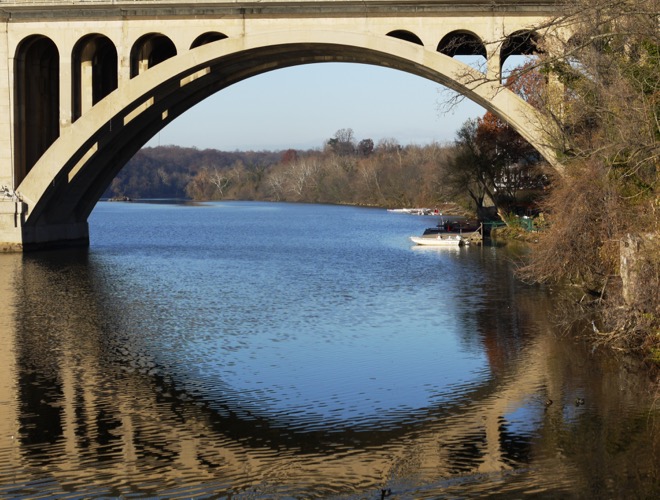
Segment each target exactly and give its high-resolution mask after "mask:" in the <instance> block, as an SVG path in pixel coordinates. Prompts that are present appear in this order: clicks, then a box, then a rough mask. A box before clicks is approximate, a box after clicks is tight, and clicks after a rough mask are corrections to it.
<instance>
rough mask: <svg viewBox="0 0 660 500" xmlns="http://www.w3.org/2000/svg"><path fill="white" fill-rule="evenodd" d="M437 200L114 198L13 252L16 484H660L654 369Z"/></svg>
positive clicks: (6, 484) (5, 288) (635, 492)
mask: <svg viewBox="0 0 660 500" xmlns="http://www.w3.org/2000/svg"><path fill="white" fill-rule="evenodd" d="M435 223H436V221H435V220H434V219H433V218H431V217H413V216H410V215H404V214H395V213H388V212H386V211H384V210H374V209H360V208H352V207H332V206H317V205H290V204H268V203H213V204H205V205H199V206H192V205H176V204H145V203H139V204H121V203H100V204H99V205H98V207H97V208H96V210H95V212H94V213H93V215H92V217H91V219H90V231H91V240H92V244H91V247H90V248H89V249H85V250H83V251H81V250H76V251H60V252H49V253H43V254H30V255H26V256H16V255H0V270H1V272H2V276H3V282H2V284H0V294H1V295H0V297H2V301H1V304H0V497H2V498H114V497H121V498H241V499H242V498H346V499H358V498H359V499H362V498H365V499H380V498H381V490H382V489H391V492H392V493H391V496H390V497H389V498H401V499H403V498H475V497H501V498H512V497H513V498H518V497H522V496H525V497H542V498H653V497H657V496H660V479H659V477H660V437H659V434H660V433H659V429H660V419H659V418H658V417H660V414H659V410H658V406H657V401H656V399H655V397H657V396H654V391H653V388H652V387H651V386H650V385H649V383H648V381H647V377H646V376H644V375H643V374H641V375H640V374H639V373H637V371H636V370H635V369H634V367H632V366H631V365H630V364H629V363H625V362H623V361H622V360H615V359H612V358H610V357H608V356H606V355H605V354H604V353H602V352H600V351H597V350H596V351H594V350H593V349H590V348H588V346H583V345H581V344H579V343H577V342H575V341H573V340H571V338H569V337H567V336H562V335H559V334H558V333H557V332H555V331H553V328H552V321H551V319H552V317H553V314H554V313H555V311H554V309H555V307H556V305H555V303H553V300H552V297H551V291H550V290H547V289H542V288H539V287H531V286H526V285H524V284H522V283H520V282H518V281H516V280H515V279H514V278H513V277H512V274H511V270H512V266H513V264H512V263H511V262H512V253H511V251H510V249H506V248H495V247H492V246H483V247H481V246H473V247H471V248H456V249H449V248H440V249H432V248H413V247H411V244H410V242H409V241H408V239H407V237H408V236H409V235H415V234H421V232H422V231H423V229H424V228H425V227H427V226H430V225H433V224H435ZM576 401H577V402H576ZM550 402H551V403H550Z"/></svg>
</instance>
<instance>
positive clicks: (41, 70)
mask: <svg viewBox="0 0 660 500" xmlns="http://www.w3.org/2000/svg"><path fill="white" fill-rule="evenodd" d="M14 73H15V75H16V78H15V80H14V133H15V135H14V151H15V159H14V165H15V169H14V184H15V185H18V184H20V183H21V181H22V180H23V179H24V178H25V176H26V175H27V173H28V172H29V171H30V169H31V168H32V167H33V166H34V164H35V163H36V162H37V160H39V158H40V157H41V155H42V154H43V153H44V152H45V151H46V150H47V149H48V148H49V147H50V145H51V144H52V143H53V142H54V141H55V140H56V139H57V138H58V137H59V135H60V127H59V122H60V115H59V110H60V109H59V108H60V99H59V96H60V80H59V74H60V54H59V51H58V50H57V46H56V45H55V43H54V42H53V41H52V40H51V39H50V38H47V37H45V36H40V35H33V36H30V37H28V38H26V39H25V40H23V41H22V42H21V43H20V44H19V45H18V47H17V49H16V55H15V57H14Z"/></svg>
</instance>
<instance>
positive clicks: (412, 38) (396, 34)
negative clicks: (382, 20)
mask: <svg viewBox="0 0 660 500" xmlns="http://www.w3.org/2000/svg"><path fill="white" fill-rule="evenodd" d="M387 36H391V37H392V38H398V39H399V40H403V41H405V42H410V43H414V44H417V45H421V46H422V47H423V46H424V44H423V43H422V40H421V39H420V38H419V37H418V36H417V35H415V34H414V33H412V32H410V31H406V30H394V31H390V32H389V33H388V34H387Z"/></svg>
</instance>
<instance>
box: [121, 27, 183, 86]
mask: <svg viewBox="0 0 660 500" xmlns="http://www.w3.org/2000/svg"><path fill="white" fill-rule="evenodd" d="M175 55H176V47H175V45H174V43H173V42H172V40H170V39H169V38H168V37H166V36H165V35H162V34H160V33H148V34H146V35H144V36H142V37H141V38H139V39H138V40H137V41H136V42H135V44H134V45H133V48H132V49H131V78H134V77H136V76H137V75H139V74H141V73H143V72H145V71H146V70H148V69H149V68H153V67H154V66H156V65H157V64H160V63H162V62H163V61H166V60H167V59H169V58H170V57H174V56H175Z"/></svg>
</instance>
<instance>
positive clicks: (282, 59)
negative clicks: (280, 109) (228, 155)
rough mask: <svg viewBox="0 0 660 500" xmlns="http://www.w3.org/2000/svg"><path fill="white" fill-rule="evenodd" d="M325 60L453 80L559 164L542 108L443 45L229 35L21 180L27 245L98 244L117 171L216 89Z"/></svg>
mask: <svg viewBox="0 0 660 500" xmlns="http://www.w3.org/2000/svg"><path fill="white" fill-rule="evenodd" d="M322 62H349V63H361V64H372V65H379V66H383V67H390V68H393V69H397V70H401V71H405V72H408V73H412V74H416V75H418V76H420V77H423V78H427V79H429V80H432V81H435V82H437V83H439V84H441V85H444V86H447V87H449V88H452V89H454V90H456V91H458V92H460V93H462V94H463V95H465V96H466V97H468V98H469V99H471V100H473V101H475V102H476V103H478V104H480V105H482V106H483V107H484V108H486V109H488V110H490V111H492V112H493V113H495V114H496V115H498V116H500V117H502V118H503V119H504V120H506V121H507V122H509V123H510V124H511V125H512V126H513V127H514V128H515V129H516V130H518V132H520V133H521V134H522V135H523V137H525V138H526V139H527V140H528V141H529V142H530V143H531V144H533V145H535V146H536V147H537V148H538V149H539V151H540V152H541V154H543V155H544V156H546V158H548V159H549V160H550V161H551V163H552V160H551V157H550V152H549V151H546V150H544V149H543V143H544V142H543V140H542V136H541V135H540V133H541V132H540V131H541V127H540V126H539V124H540V117H539V116H537V114H536V112H535V111H534V109H533V108H531V107H530V106H529V105H528V104H526V103H525V102H524V101H522V100H521V99H520V98H518V97H517V96H515V95H514V94H513V93H511V92H510V91H508V90H506V89H504V88H503V87H502V86H501V85H499V84H497V83H483V81H482V78H483V74H480V73H478V72H477V71H476V70H473V69H471V68H470V67H468V66H467V65H465V64H463V63H461V62H459V61H456V60H454V59H452V58H451V57H449V56H447V55H444V54H442V53H439V52H437V51H432V50H428V49H425V48H424V47H421V46H419V45H417V44H415V43H410V42H408V41H405V40H401V39H397V38H392V37H387V36H373V37H367V36H365V35H363V34H361V35H350V34H346V33H342V34H336V33H334V32H333V33H322V34H318V33H317V34H313V35H309V34H303V35H296V34H294V33H285V34H277V35H272V34H271V35H269V36H265V37H264V36H261V37H255V38H254V39H249V38H247V37H245V38H242V39H219V40H217V41H213V42H210V43H206V44H203V45H201V46H199V47H197V48H194V49H193V50H190V51H188V52H186V53H182V54H179V55H176V56H173V57H171V58H169V59H167V60H165V61H163V62H161V63H160V64H158V65H157V66H154V67H152V68H150V69H149V70H148V71H145V72H143V73H140V74H139V75H137V76H136V77H135V78H132V79H131V80H130V81H129V82H128V83H127V84H126V85H125V86H123V87H120V88H119V89H117V90H115V91H113V92H112V93H110V94H109V95H108V96H107V97H105V98H104V99H103V100H101V101H100V102H99V103H97V104H96V105H95V106H94V107H93V108H91V109H90V110H89V111H88V112H87V113H86V114H84V115H83V116H81V117H80V118H79V119H78V120H76V121H75V122H74V123H73V124H72V125H71V126H70V127H69V128H67V129H66V130H65V131H64V132H63V133H62V135H61V136H60V137H59V138H58V139H57V140H56V141H55V142H54V143H53V145H52V146H51V147H50V148H49V149H48V150H47V151H46V152H45V153H44V155H43V156H42V157H41V158H40V159H39V161H38V162H37V163H36V164H35V165H34V167H33V168H32V169H31V170H30V172H29V173H28V175H27V176H26V178H25V179H24V180H23V182H22V183H21V185H20V186H19V187H18V191H19V192H20V193H21V195H22V196H23V199H24V201H25V202H26V203H27V206H28V212H27V217H26V219H25V224H24V227H23V240H24V248H26V249H28V248H30V247H41V246H48V245H50V244H53V245H59V244H67V243H69V244H86V243H88V233H87V218H88V216H89V214H90V213H91V211H92V210H93V208H94V206H95V205H96V203H97V202H98V200H99V199H100V197H101V195H102V194H103V192H104V191H105V190H106V188H107V186H108V185H109V184H110V183H111V181H112V179H113V178H114V177H115V176H116V175H117V173H118V172H119V171H120V170H121V169H122V167H123V166H124V165H125V164H126V163H127V162H128V160H130V158H131V157H132V156H133V155H134V154H135V153H136V152H137V151H138V150H139V149H140V148H141V147H142V146H143V145H144V144H145V143H146V142H147V141H148V140H149V139H151V138H152V137H153V136H154V135H156V134H157V133H158V131H160V130H161V129H162V128H163V127H165V126H166V125H168V124H169V123H170V122H171V121H172V120H174V119H175V118H176V117H178V116H179V115H181V114H182V113H184V112H185V111H186V110H188V109H190V108H191V107H193V106H194V105H196V104H198V103H199V102H201V101H203V100H204V99H206V98H207V97H209V96H210V95H212V94H214V93H216V92H218V91H220V90H222V89H224V88H226V87H228V86H230V85H233V84H235V83H238V82H240V81H242V80H245V79H248V78H251V77H253V76H256V75H259V74H262V73H266V72H268V71H272V70H276V69H280V68H286V67H291V66H296V65H302V64H312V63H322ZM477 82H480V83H477ZM219 119H222V116H219Z"/></svg>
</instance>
